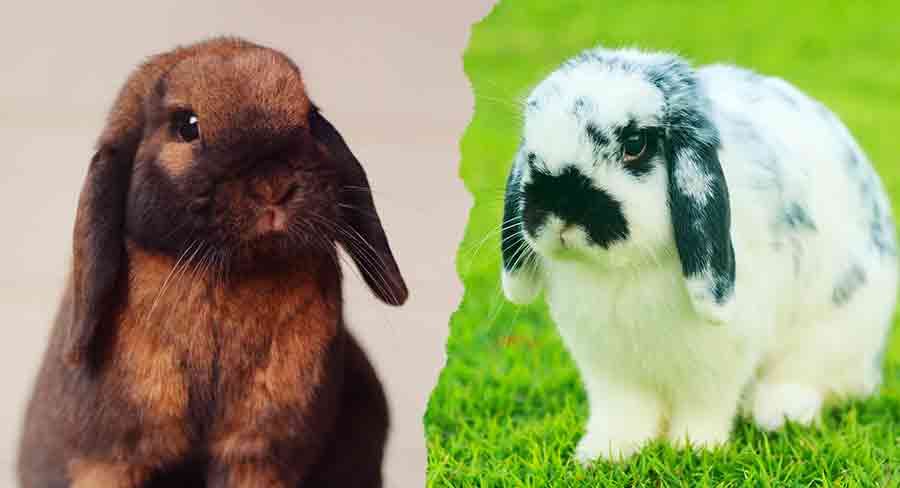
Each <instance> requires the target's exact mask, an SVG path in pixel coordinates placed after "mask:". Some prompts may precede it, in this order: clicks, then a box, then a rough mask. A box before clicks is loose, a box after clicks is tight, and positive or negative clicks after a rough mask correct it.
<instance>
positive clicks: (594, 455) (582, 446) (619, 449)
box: [575, 430, 652, 467]
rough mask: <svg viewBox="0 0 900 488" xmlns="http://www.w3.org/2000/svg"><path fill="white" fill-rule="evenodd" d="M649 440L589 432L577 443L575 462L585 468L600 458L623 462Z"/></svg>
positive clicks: (647, 438)
mask: <svg viewBox="0 0 900 488" xmlns="http://www.w3.org/2000/svg"><path fill="white" fill-rule="evenodd" d="M651 439H652V437H642V438H633V439H631V438H616V437H611V436H609V435H608V434H605V433H604V434H601V433H596V432H593V431H590V430H589V431H588V432H587V433H586V434H585V435H584V437H582V438H581V440H580V441H578V447H576V448H575V460H576V461H578V462H579V463H580V464H581V465H582V466H585V467H587V466H590V465H591V463H593V462H594V461H596V460H598V459H601V458H602V459H605V460H607V461H612V462H617V461H624V460H626V459H628V458H629V457H631V456H632V455H633V454H634V453H636V452H638V451H639V450H640V449H641V447H643V446H644V444H646V443H647V442H649V441H650V440H651Z"/></svg>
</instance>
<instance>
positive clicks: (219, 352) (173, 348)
mask: <svg viewBox="0 0 900 488" xmlns="http://www.w3.org/2000/svg"><path fill="white" fill-rule="evenodd" d="M173 265H174V263H173V262H172V260H170V259H163V258H159V257H154V256H151V255H148V254H145V253H142V252H138V251H134V250H132V251H131V252H130V273H129V287H128V290H129V291H128V296H127V298H126V300H125V305H124V307H122V311H121V312H120V314H119V317H118V319H117V324H116V328H115V333H114V334H113V336H112V338H111V341H110V344H109V347H108V348H107V351H108V352H107V354H108V355H109V356H110V357H109V362H110V364H109V367H108V368H106V371H108V372H109V373H108V378H107V380H108V382H109V383H113V384H115V385H116V389H117V390H118V391H120V392H122V393H124V395H125V397H126V398H125V400H126V401H128V402H129V403H131V404H133V405H134V406H135V407H136V408H137V409H139V410H140V411H141V414H142V415H143V416H144V418H146V419H149V421H150V423H151V424H161V425H164V424H167V423H169V422H175V423H185V421H186V423H187V424H188V425H193V429H192V430H193V431H194V432H195V433H196V432H209V431H211V435H214V434H215V432H216V431H218V430H222V429H228V428H230V427H228V426H225V425H215V423H216V422H219V423H226V424H227V423H228V422H230V421H231V420H232V419H252V418H257V417H259V416H266V415H280V414H281V413H280V412H293V411H296V412H303V411H304V410H305V407H307V406H308V404H310V403H311V402H312V400H313V395H314V392H315V394H316V395H322V394H323V393H322V388H321V386H322V384H323V383H324V382H326V381H328V379H329V378H332V377H334V376H335V375H334V374H333V372H332V371H331V369H332V368H334V367H336V366H335V365H336V364H339V361H336V360H334V358H335V356H337V354H338V353H339V350H338V349H339V347H338V346H339V342H340V341H338V338H339V337H340V294H339V291H340V286H339V281H337V277H336V280H335V282H334V283H330V284H329V283H322V282H321V281H315V280H314V279H313V278H315V276H310V275H309V274H307V273H303V272H299V271H296V272H294V271H284V272H283V273H281V274H280V275H278V276H275V277H273V276H265V277H260V278H247V279H241V280H240V281H235V280H229V284H228V285H223V284H220V283H219V282H217V281H216V280H215V279H214V278H215V277H214V276H213V278H209V277H208V276H209V275H206V276H203V275H201V273H202V270H203V266H202V264H201V265H200V267H198V268H187V269H178V268H177V267H173ZM173 270H174V271H173ZM198 270H199V271H198ZM327 391H328V390H326V392H327ZM325 394H326V395H327V393H325ZM213 419H215V420H213Z"/></svg>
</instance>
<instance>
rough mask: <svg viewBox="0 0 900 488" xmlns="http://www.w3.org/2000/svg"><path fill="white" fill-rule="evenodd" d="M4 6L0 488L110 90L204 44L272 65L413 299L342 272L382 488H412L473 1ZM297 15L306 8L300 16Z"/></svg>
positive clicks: (450, 284)
mask: <svg viewBox="0 0 900 488" xmlns="http://www.w3.org/2000/svg"><path fill="white" fill-rule="evenodd" d="M128 3H129V5H126V4H125V2H102V3H100V2H85V1H79V2H48V1H44V0H39V1H29V2H18V3H17V4H16V7H15V8H16V9H19V10H18V11H13V10H12V9H11V8H7V9H4V15H3V16H4V17H5V19H4V20H3V21H0V60H2V66H3V71H2V73H0V148H2V151H0V154H2V156H3V161H2V164H0V223H2V224H0V229H2V230H0V304H2V308H0V378H2V379H0V381H2V383H3V386H4V401H3V403H2V405H0V486H14V478H13V466H14V460H15V446H16V442H17V439H18V431H19V424H20V421H21V415H22V408H23V405H24V402H25V399H26V398H27V395H28V392H29V389H30V386H31V381H32V378H33V375H34V373H35V370H36V368H37V364H38V360H39V358H40V355H41V353H42V351H43V347H44V340H45V337H46V334H47V331H48V326H49V322H50V318H51V315H52V314H53V311H54V308H55V306H56V301H57V298H58V296H59V294H60V291H61V287H62V283H63V280H64V277H65V275H66V269H67V266H68V264H69V262H70V256H69V254H70V249H71V240H70V239H71V237H70V235H71V226H72V220H73V217H74V210H75V202H76V198H77V192H78V189H79V187H80V184H81V179H82V177H83V175H84V172H85V168H86V165H87V163H88V160H89V158H90V155H91V152H92V145H93V143H94V139H95V137H96V136H97V134H98V133H99V130H100V127H101V123H102V121H103V118H104V116H105V112H106V110H107V109H108V108H109V105H110V103H111V102H112V98H113V96H114V94H115V91H116V90H117V89H118V87H119V86H120V85H121V83H122V82H123V81H124V79H125V77H126V76H127V74H128V73H129V72H130V70H131V69H132V68H133V67H135V66H136V65H137V64H138V62H139V61H141V60H142V58H144V57H146V56H148V55H150V54H153V53H155V52H158V51H162V50H167V49H169V48H171V47H173V46H174V45H175V44H178V43H187V42H191V41H194V40H198V39H200V38H203V37H207V36H210V35H215V34H237V35H241V36H244V37H247V38H249V39H251V40H253V41H257V42H260V43H263V44H266V45H269V46H272V47H276V48H278V49H281V50H283V51H286V52H287V53H288V54H289V55H290V56H292V57H293V58H294V60H295V61H297V63H298V64H299V65H300V67H301V69H302V70H303V72H304V76H305V78H306V82H307V86H308V87H309V89H310V91H311V94H312V96H313V99H314V100H315V101H316V102H317V103H318V104H319V105H320V106H321V107H322V108H323V110H324V111H325V112H326V113H327V115H328V117H329V118H330V119H331V121H332V122H333V123H334V124H335V125H336V126H337V127H338V128H339V129H340V130H341V131H342V132H343V134H344V137H345V138H346V139H347V140H348V142H349V143H350V145H351V147H352V148H353V149H354V150H355V152H356V154H357V156H359V158H360V159H361V160H362V161H363V163H364V165H366V168H367V170H368V173H369V177H370V179H371V181H372V185H373V188H374V191H375V201H376V204H377V205H378V208H379V211H380V213H381V215H382V220H383V222H384V224H385V227H386V228H387V231H388V236H389V238H390V240H391V244H392V245H393V247H394V250H395V252H396V254H397V256H398V260H399V262H400V267H401V269H402V270H403V271H404V274H405V276H406V279H407V283H408V284H409V285H410V289H411V292H412V295H411V299H410V301H409V302H408V303H407V305H406V306H404V307H403V308H400V309H394V308H390V307H387V306H384V305H381V304H380V303H379V302H376V300H375V299H374V298H373V297H372V296H371V295H370V294H369V293H368V291H367V290H366V289H365V288H364V286H363V285H362V284H361V283H360V280H359V279H358V278H357V277H356V275H355V274H352V273H348V280H347V286H346V289H347V295H348V301H349V305H348V307H349V313H348V315H349V318H350V323H351V324H352V327H353V328H354V329H355V330H357V331H358V332H359V334H360V335H361V336H362V342H363V343H364V344H365V346H366V347H367V349H368V350H369V351H370V353H371V355H372V356H373V358H374V360H375V363H376V367H377V369H378V371H379V373H380V375H381V377H382V379H383V381H384V383H385V385H386V387H387V390H388V394H389V397H390V401H391V407H392V416H393V431H392V435H391V440H390V444H389V448H388V459H387V464H386V468H385V473H386V480H387V486H395V487H406V486H423V485H424V480H425V444H424V434H423V429H422V421H421V418H422V415H423V413H424V411H425V404H426V401H427V398H428V394H429V392H430V390H431V388H432V386H433V385H434V383H435V380H436V378H437V375H438V373H439V371H440V368H441V367H442V365H443V363H444V343H445V340H446V336H447V322H448V318H449V316H450V313H451V312H452V311H453V310H455V308H456V305H457V302H458V300H459V298H460V296H461V291H462V288H461V285H460V283H459V280H458V279H457V276H456V273H455V270H454V264H453V257H454V255H455V252H456V248H457V244H458V242H459V241H460V239H461V237H462V229H463V224H464V222H465V218H466V216H467V213H468V208H469V203H470V202H469V197H468V195H467V194H466V193H465V191H464V189H463V185H462V182H461V180H460V179H459V178H458V176H457V165H458V164H457V163H458V139H459V136H460V135H461V133H462V131H463V129H464V127H465V125H466V124H467V123H468V120H469V117H470V115H471V108H472V95H471V92H470V90H469V84H468V81H467V80H466V78H465V76H464V73H463V71H462V52H463V49H464V47H465V44H466V42H467V38H468V33H469V28H470V24H471V23H472V22H473V21H476V20H477V19H479V18H481V17H482V16H483V15H484V14H486V13H487V11H488V9H489V4H490V3H491V2H490V0H465V1H453V2H440V1H433V2H414V1H390V2H385V1H374V2H364V1H361V0H360V1H356V2H340V1H330V2H290V3H288V2H284V3H283V4H282V3H281V2H265V5H266V7H265V9H263V8H261V7H256V6H254V5H253V4H254V3H260V4H261V3H262V2H253V3H251V2H245V3H243V4H237V3H232V2H213V1H206V0H203V1H199V0H193V1H178V2H176V1H174V0H165V1H163V0H155V1H153V2H150V1H145V2H141V3H136V2H135V3H131V2H128ZM304 4H308V5H304Z"/></svg>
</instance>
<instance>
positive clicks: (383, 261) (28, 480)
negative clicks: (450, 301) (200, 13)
mask: <svg viewBox="0 0 900 488" xmlns="http://www.w3.org/2000/svg"><path fill="white" fill-rule="evenodd" d="M98 146H99V147H98V150H97V153H96V154H95V155H94V157H93V159H92V161H91V164H90V168H89V170H88V174H87V179H86V181H85V184H84V187H83V189H82V192H81V197H80V200H79V205H78V213H77V217H76V221H75V233H74V266H73V272H72V278H71V283H70V285H69V286H68V289H67V291H66V294H65V297H64V299H63V302H62V305H61V307H60V309H59V312H58V316H57V319H56V324H55V326H54V328H53V331H52V334H51V338H50V344H49V347H48V350H47V353H46V355H45V357H44V363H43V366H42V368H41V370H40V374H39V376H38V379H37V386H36V389H35V391H34V394H33V397H32V399H31V402H30V404H29V407H28V411H27V418H26V422H25V430H24V435H23V438H22V441H21V452H20V459H19V476H20V482H21V484H22V486H24V487H27V488H30V487H67V486H71V487H77V488H86V487H112V488H132V487H145V486H211V487H213V486H215V487H226V486H227V487H238V486H241V487H244V486H248V487H255V486H266V487H296V486H301V485H302V486H329V487H331V486H334V487H354V486H367V487H368V486H380V485H381V459H382V451H383V448H384V442H385V438H386V434H387V422H388V416H387V405H386V402H385V398H384V394H383V391H382V389H381V385H380V383H379V381H378V379H377V378H376V376H375V373H374V371H373V369H372V367H371V365H370V364H369V361H368V360H367V358H366V356H365V354H364V353H363V351H362V350H361V349H360V347H359V345H358V344H357V343H356V342H355V340H354V339H353V337H351V336H350V334H349V333H348V331H347V330H346V328H345V326H344V322H343V318H342V303H341V273H340V266H339V260H338V254H337V249H336V245H337V244H340V245H341V246H342V247H343V248H344V249H345V250H346V251H347V252H348V253H349V254H350V256H351V257H352V259H353V260H354V261H355V263H356V265H357V267H358V268H359V269H360V272H361V274H362V276H363V278H364V279H365V281H366V282H367V283H368V285H369V287H370V288H371V289H372V290H373V292H374V293H375V295H377V296H378V297H379V298H380V299H381V300H383V301H385V302H387V303H389V304H392V305H399V304H402V303H403V302H404V301H405V299H406V296H407V290H406V285H405V284H404V282H403V278H402V276H401V275H400V271H399V269H398V267H397V264H396V262H395V261H394V258H393V255H392V254H391V250H390V247H389V246H388V242H387V239H386V237H385V235H384V231H383V229H382V228H381V223H380V222H379V219H378V215H377V214H376V212H375V207H374V204H373V202H372V196H371V193H370V191H369V185H368V182H367V180H366V176H365V173H364V172H363V169H362V167H361V166H360V164H359V162H358V161H357V160H356V158H355V157H354V156H353V154H352V153H351V152H350V149H349V148H348V147H347V145H346V144H345V143H344V141H343V139H342V138H341V136H340V135H339V134H338V133H337V131H336V130H335V129H334V127H332V125H331V124H330V123H329V122H328V121H327V120H326V119H325V118H324V117H323V116H322V114H321V113H320V112H319V110H317V108H316V107H315V106H314V105H313V104H312V103H311V102H310V99H309V97H308V96H307V93H306V89H305V88H304V85H303V81H302V79H301V76H300V72H299V70H298V69H297V67H296V66H295V65H294V64H293V63H292V62H291V61H290V60H289V59H288V58H287V57H286V56H284V55H283V54H281V53H278V52H276V51H273V50H271V49H267V48H264V47H261V46H258V45H255V44H252V43H250V42H247V41H244V40H241V39H235V38H217V39H213V40H209V41H206V42H201V43H198V44H194V45H191V46H187V47H181V48H178V49H175V50H174V51H171V52H168V53H165V54H160V55H157V56H154V57H152V58H151V59H150V60H149V61H147V62H146V63H145V64H144V65H142V66H141V67H140V68H139V69H138V70H137V71H136V72H135V73H134V74H133V75H132V76H131V78H130V79H129V80H128V82H127V84H126V85H125V87H124V89H123V90H122V92H121V93H120V94H119V97H118V99H117V100H116V102H115V105H114V106H113V109H112V111H111V113H110V115H109V119H108V124H107V126H106V128H105V130H104V131H103V134H102V135H101V137H100V141H99V144H98Z"/></svg>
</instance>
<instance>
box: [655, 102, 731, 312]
mask: <svg viewBox="0 0 900 488" xmlns="http://www.w3.org/2000/svg"><path fill="white" fill-rule="evenodd" d="M669 124H670V126H671V127H678V128H680V129H678V130H672V131H671V133H670V136H669V141H668V142H669V143H668V145H667V148H666V152H667V157H666V159H667V161H668V162H669V165H668V176H669V181H670V184H669V209H670V211H671V213H672V225H673V228H674V231H675V245H676V247H677V248H678V255H679V257H680V258H681V266H682V269H683V271H684V274H685V276H687V277H689V278H693V277H696V276H700V275H702V274H703V273H704V272H706V271H710V272H711V273H712V277H713V283H711V284H710V286H711V288H710V292H711V293H712V294H713V296H714V297H715V299H716V301H717V302H718V303H723V302H724V301H725V300H726V299H727V298H728V296H729V295H731V292H732V291H733V289H734V279H735V262H734V249H733V247H732V244H731V234H730V229H731V208H730V204H729V198H728V188H727V186H726V184H725V176H724V175H723V174H722V167H721V166H720V164H719V158H718V154H717V151H718V137H714V138H711V137H709V136H707V137H706V138H704V139H703V140H700V139H698V138H697V134H702V133H704V132H705V133H706V134H708V135H710V134H711V135H715V134H716V131H715V128H713V127H712V125H711V122H710V121H709V120H708V119H706V118H705V117H704V116H703V115H702V114H701V113H699V112H695V111H689V110H683V111H680V113H678V114H673V116H672V120H671V121H670V123H669ZM710 139H712V140H713V141H715V142H714V143H710V142H709V141H710ZM684 149H690V150H691V151H692V152H693V153H694V154H696V155H697V160H695V161H694V162H693V163H694V164H696V165H697V166H699V168H700V170H702V171H703V172H704V173H706V174H708V175H710V176H711V177H712V178H711V180H710V195H709V197H708V198H707V199H706V202H705V203H701V202H700V201H698V200H697V199H696V197H694V196H693V195H690V194H687V193H684V192H683V191H682V190H681V189H680V188H679V187H678V185H677V184H675V183H673V182H676V181H677V178H676V172H677V171H678V167H679V165H680V164H684V163H683V162H682V161H680V160H679V153H680V152H681V151H682V150H684Z"/></svg>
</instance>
